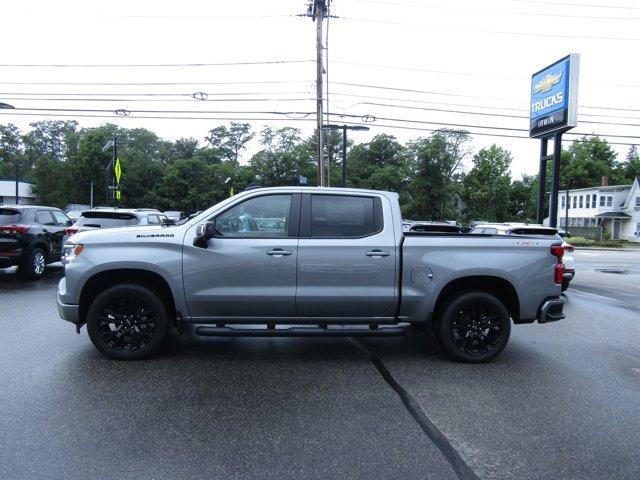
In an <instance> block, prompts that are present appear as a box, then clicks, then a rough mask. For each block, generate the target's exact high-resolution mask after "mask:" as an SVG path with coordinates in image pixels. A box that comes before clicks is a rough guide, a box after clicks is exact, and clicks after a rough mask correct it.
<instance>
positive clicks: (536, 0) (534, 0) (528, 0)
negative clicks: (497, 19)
mask: <svg viewBox="0 0 640 480" xmlns="http://www.w3.org/2000/svg"><path fill="white" fill-rule="evenodd" d="M511 1H512V2H522V3H535V4H539V3H544V4H545V5H555V6H556V7H566V6H571V7H591V8H612V9H618V10H640V7H627V6H623V5H594V4H593V3H565V2H562V3H558V2H549V1H544V0H542V1H541V0H511Z"/></svg>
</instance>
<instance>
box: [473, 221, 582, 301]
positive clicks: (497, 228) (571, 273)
mask: <svg viewBox="0 0 640 480" xmlns="http://www.w3.org/2000/svg"><path fill="white" fill-rule="evenodd" d="M469 233H471V234H473V235H480V234H484V235H545V236H549V235H558V229H556V228H553V227H547V226H544V225H539V224H533V223H481V224H478V225H476V226H475V227H473V230H471V232H469ZM558 237H560V235H558ZM560 238H561V237H560ZM561 239H562V238H561ZM562 247H563V248H564V256H563V257H562V263H563V264H564V279H563V281H562V291H563V292H564V291H565V290H566V289H567V288H569V282H571V280H573V277H575V275H576V262H575V259H574V257H573V245H571V244H569V243H567V242H565V241H564V240H562Z"/></svg>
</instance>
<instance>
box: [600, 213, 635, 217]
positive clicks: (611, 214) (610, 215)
mask: <svg viewBox="0 0 640 480" xmlns="http://www.w3.org/2000/svg"><path fill="white" fill-rule="evenodd" d="M596 218H631V215H628V214H626V213H624V212H604V213H599V214H598V215H596Z"/></svg>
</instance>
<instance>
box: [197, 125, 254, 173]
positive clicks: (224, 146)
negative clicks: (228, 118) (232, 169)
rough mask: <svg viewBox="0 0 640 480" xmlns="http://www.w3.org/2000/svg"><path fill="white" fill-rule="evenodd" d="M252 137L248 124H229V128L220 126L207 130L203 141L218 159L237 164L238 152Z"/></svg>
mask: <svg viewBox="0 0 640 480" xmlns="http://www.w3.org/2000/svg"><path fill="white" fill-rule="evenodd" d="M254 136H255V134H254V133H253V132H251V125H249V124H248V123H235V122H231V126H230V127H229V128H227V127H225V126H224V125H222V126H220V127H216V128H214V129H212V130H209V135H207V136H206V137H205V139H206V140H207V142H208V143H209V145H210V146H211V148H212V149H213V150H214V151H215V152H216V153H217V154H218V155H219V157H220V158H223V159H226V160H228V161H230V162H233V163H236V164H237V163H238V157H239V155H240V152H241V151H242V150H244V149H245V147H246V145H247V143H248V142H249V141H251V139H252V138H253V137H254Z"/></svg>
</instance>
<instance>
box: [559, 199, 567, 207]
mask: <svg viewBox="0 0 640 480" xmlns="http://www.w3.org/2000/svg"><path fill="white" fill-rule="evenodd" d="M560 203H561V205H560V208H564V207H565V206H566V205H567V199H566V197H562V198H561V199H560Z"/></svg>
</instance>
